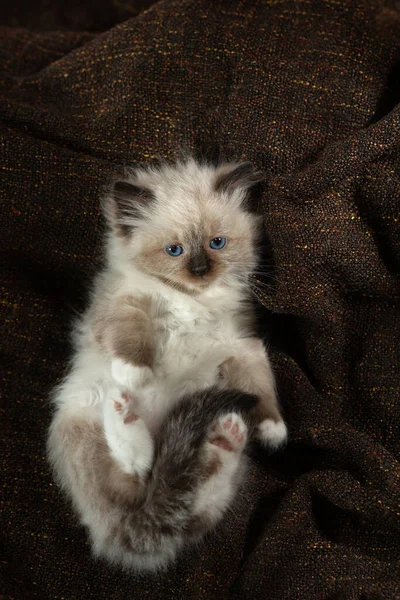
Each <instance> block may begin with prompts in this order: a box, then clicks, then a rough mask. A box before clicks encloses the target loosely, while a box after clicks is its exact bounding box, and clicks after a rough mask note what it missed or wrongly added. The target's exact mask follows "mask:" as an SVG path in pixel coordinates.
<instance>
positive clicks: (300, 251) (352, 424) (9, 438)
mask: <svg viewBox="0 0 400 600" xmlns="http://www.w3.org/2000/svg"><path fill="white" fill-rule="evenodd" d="M28 4H29V7H30V8H29V9H28ZM50 4H51V6H50ZM50 4H49V3H46V2H43V1H42V2H40V3H38V4H37V6H41V7H42V10H43V15H42V17H43V20H41V13H39V12H38V11H37V10H36V12H34V11H33V9H32V6H33V5H32V3H28V2H27V1H26V2H24V0H16V2H8V3H5V4H4V5H3V4H2V8H1V14H3V15H5V14H6V13H8V14H9V15H10V19H9V20H8V21H7V20H6V18H5V17H4V19H3V23H7V24H8V27H4V28H3V29H2V32H1V37H0V77H1V102H0V113H1V117H2V125H1V134H0V136H1V139H0V170H1V178H0V200H1V201H0V234H1V236H0V239H1V252H2V258H3V261H2V269H1V283H0V310H1V318H0V324H1V337H0V344H1V359H2V360H1V377H0V380H1V441H2V447H1V452H0V464H1V473H2V475H1V502H2V512H1V533H0V535H1V552H2V556H1V575H0V577H1V581H0V597H1V599H2V600H11V599H16V600H20V599H26V600H28V599H29V600H33V599H40V600H45V599H46V600H56V599H57V600H62V599H64V600H92V599H93V600H103V599H104V600H117V599H118V600H122V599H128V598H129V599H131V598H135V599H138V600H142V599H146V598H154V599H163V600H165V599H167V600H168V599H170V598H171V599H174V598H176V599H179V600H181V599H183V600H188V599H210V600H212V599H219V600H222V599H225V598H234V599H238V600H242V599H244V600H247V599H248V600H253V599H258V598H260V599H264V600H376V599H386V600H396V599H398V598H400V564H399V559H400V507H399V499H400V469H399V446H400V430H399V423H400V408H399V397H400V390H399V387H400V359H399V340H400V323H399V306H400V303H399V296H400V290H399V270H400V269H399V265H400V249H399V245H400V107H399V105H398V102H400V87H399V81H400V63H399V59H400V56H399V52H398V49H399V42H400V6H399V3H398V2H395V1H391V0H298V1H294V0H292V1H289V0H263V1H262V0H253V1H247V0H240V1H239V0H229V1H228V0H227V1H225V2H223V1H211V0H209V1H205V0H196V1H193V0H163V1H161V2H158V3H155V4H153V5H152V6H150V4H151V3H147V5H148V6H149V8H148V9H146V10H145V9H144V8H145V3H144V2H141V3H137V4H135V2H131V3H130V4H129V3H127V4H126V5H125V4H124V3H115V4H111V3H107V0H103V1H102V0H100V2H97V3H89V2H88V0H86V2H85V0H81V1H80V2H79V3H78V2H75V1H74V2H73V3H72V4H69V3H68V2H61V0H57V1H56V2H53V3H50ZM6 5H8V8H5V6H6ZM24 8H26V10H24ZM68 11H69V12H68ZM74 11H75V12H74ZM96 11H97V14H98V15H99V21H97V22H96ZM121 11H122V12H121ZM122 13H123V14H122ZM121 15H122V16H121ZM130 16H132V18H129V17H130ZM120 18H121V19H124V20H123V21H122V22H120V23H119V24H116V20H118V19H120ZM30 23H31V26H32V29H29V27H30ZM42 23H43V28H42V29H41V24H42ZM80 23H81V26H80ZM105 24H106V26H107V28H109V29H107V30H105V31H104V32H102V33H101V32H100V33H99V30H101V29H105ZM113 25H115V26H113ZM210 144H214V145H217V146H218V147H219V148H220V150H221V152H222V153H223V154H224V156H225V157H227V158H241V157H243V158H246V159H250V160H252V161H253V162H254V163H255V164H256V165H257V167H259V168H260V169H263V170H264V171H265V173H266V184H265V189H264V191H263V197H262V210H263V214H264V225H265V230H266V233H267V234H268V238H269V240H270V242H271V248H272V251H273V256H274V263H275V270H274V273H273V276H272V277H267V278H264V279H263V278H262V277H261V281H262V283H260V288H259V289H260V292H259V297H260V299H261V301H262V303H263V305H264V307H265V310H264V312H263V320H262V329H263V333H265V334H267V333H268V336H269V344H270V352H271V357H272V360H273V363H274V367H275V371H276V375H277V383H278V389H279V395H280V398H281V401H282V406H283V410H284V413H285V416H286V419H287V422H288V426H289V430H290V442H289V445H288V446H287V448H286V450H285V451H284V452H282V453H280V454H275V455H271V454H269V453H268V452H267V451H264V450H262V449H261V448H259V447H257V446H255V447H254V449H253V463H252V467H251V470H250V475H249V479H248V482H247V484H246V486H245V488H244V489H243V492H242V495H241V499H240V502H239V504H238V505H237V506H236V507H235V509H234V510H233V511H232V512H231V514H229V516H228V517H227V518H226V519H225V521H224V522H223V524H221V526H220V527H219V528H218V529H217V531H216V532H215V533H214V534H213V535H210V536H209V538H208V539H207V540H206V541H205V543H204V545H203V546H202V547H200V548H199V549H195V550H194V551H191V552H186V553H185V554H184V555H183V556H182V557H181V559H180V560H179V561H178V563H177V565H176V566H175V567H173V568H171V569H170V570H169V571H168V572H167V573H165V574H163V575H159V576H157V577H154V576H153V577H150V576H145V577H141V578H139V577H137V576H135V575H132V574H129V573H121V572H119V571H117V570H114V569H112V568H110V567H108V566H107V565H106V564H104V563H101V562H95V561H94V560H93V559H92V558H91V556H90V550H89V545H88V542H87V539H86V534H85V532H84V531H83V529H82V528H80V527H79V526H78V525H77V522H76V520H75V518H74V515H73V513H72V509H71V507H70V505H69V504H68V503H66V502H65V500H64V498H63V497H62V495H61V493H60V491H59V490H58V488H57V487H56V486H55V484H54V483H53V481H52V477H51V475H50V473H49V470H48V466H47V463H46V458H45V437H46V429H47V427H48V425H49V422H50V418H51V409H50V404H49V399H48V397H49V393H50V390H51V388H52V386H53V385H54V384H55V383H56V382H57V381H59V380H60V378H61V377H62V375H63V373H65V369H66V365H67V359H68V356H69V354H70V345H69V341H68V340H69V338H68V336H69V325H70V323H71V321H72V319H73V318H74V315H75V313H76V311H80V310H81V309H82V307H83V306H84V305H85V299H86V290H87V286H88V282H89V281H90V277H91V275H92V274H93V272H94V270H95V268H96V265H97V264H98V261H99V259H100V258H101V232H102V222H101V216H100V213H99V202H98V198H99V194H100V193H101V191H102V189H103V186H104V185H105V184H106V183H107V181H108V180H109V177H110V174H111V172H112V171H113V169H114V168H115V166H116V165H121V164H122V165H126V164H137V163H140V162H146V161H151V160H154V159H155V158H160V157H161V158H163V157H164V158H171V157H173V156H176V155H178V154H179V152H180V150H181V149H184V150H185V151H192V152H194V153H202V152H203V151H204V149H205V148H207V147H209V145H210Z"/></svg>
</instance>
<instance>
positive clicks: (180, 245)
mask: <svg viewBox="0 0 400 600" xmlns="http://www.w3.org/2000/svg"><path fill="white" fill-rule="evenodd" d="M260 180H261V178H260V174H259V173H256V172H255V171H254V168H253V166H252V165H251V163H248V162H245V163H235V164H224V165H221V166H219V167H217V168H215V167H211V166H209V165H200V164H199V163H196V162H195V161H194V160H189V161H186V162H184V163H177V164H176V165H175V166H168V165H164V166H162V167H160V168H148V169H137V170H134V171H130V172H129V173H128V175H127V177H126V179H124V180H119V181H115V182H114V184H113V186H112V189H111V191H110V193H109V194H108V196H107V199H106V204H105V206H106V215H107V218H108V221H109V223H110V224H111V226H112V231H113V234H114V235H115V236H116V237H117V238H118V240H119V242H120V243H119V246H120V247H121V248H122V251H123V252H125V253H126V256H127V257H128V258H129V260H130V261H131V262H132V263H133V264H134V265H135V267H136V268H139V269H141V270H142V271H144V272H145V273H147V274H149V275H151V276H153V277H156V278H158V279H160V280H162V281H163V282H165V283H167V284H169V285H171V286H172V287H176V288H177V289H180V290H182V291H185V292H187V293H191V294H196V293H199V292H201V291H204V290H205V289H206V288H207V287H209V286H211V285H212V284H214V283H215V282H219V283H221V284H229V283H230V282H233V281H235V280H236V281H243V282H244V281H246V280H247V277H248V276H249V275H250V273H251V272H252V270H253V269H254V267H255V265H256V262H257V255H256V242H257V237H258V233H259V217H257V216H256V214H255V213H254V210H253V212H252V211H251V207H250V206H249V191H250V188H252V187H253V186H254V185H255V184H257V183H259V182H260Z"/></svg>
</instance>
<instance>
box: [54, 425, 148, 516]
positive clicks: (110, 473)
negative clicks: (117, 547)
mask: <svg viewBox="0 0 400 600" xmlns="http://www.w3.org/2000/svg"><path fill="white" fill-rule="evenodd" d="M57 437H58V438H59V439H60V441H61V440H62V444H63V453H64V456H65V458H66V460H67V461H68V469H69V470H70V472H71V473H73V482H72V481H71V484H72V485H73V486H77V487H79V489H80V492H81V493H82V492H83V494H84V496H85V502H88V503H90V504H92V506H93V508H94V509H97V510H101V511H103V512H104V511H105V513H106V512H107V511H108V509H109V505H110V503H111V504H117V505H120V506H121V507H122V506H127V507H134V506H137V504H138V503H140V501H141V500H142V499H143V497H144V493H145V485H146V484H145V481H142V480H140V479H139V477H137V476H132V475H128V474H126V473H124V472H123V471H122V470H121V468H120V467H119V465H118V464H117V462H116V461H115V460H114V459H113V457H112V456H111V455H110V451H109V448H108V445H107V442H106V439H105V436H104V431H103V427H102V425H101V424H100V423H98V422H92V421H88V420H86V419H85V418H84V417H82V418H81V419H79V418H77V417H73V418H71V419H68V418H66V417H64V419H63V420H62V421H60V422H59V424H58V426H57Z"/></svg>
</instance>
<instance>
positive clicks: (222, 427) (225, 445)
mask: <svg viewBox="0 0 400 600" xmlns="http://www.w3.org/2000/svg"><path fill="white" fill-rule="evenodd" d="M246 441H247V426H246V423H245V422H244V421H243V419H242V417H241V416H240V415H238V414H237V413H229V414H227V415H224V416H223V417H220V418H219V419H218V421H217V422H216V423H215V424H214V425H213V426H212V427H211V431H210V434H209V442H210V443H211V444H213V445H214V446H217V447H219V448H222V449H223V450H227V451H228V452H232V451H233V450H235V451H238V450H241V449H242V448H243V447H244V446H245V444H246Z"/></svg>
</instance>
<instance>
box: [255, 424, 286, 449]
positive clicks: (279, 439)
mask: <svg viewBox="0 0 400 600" xmlns="http://www.w3.org/2000/svg"><path fill="white" fill-rule="evenodd" d="M287 437H288V433H287V427H286V425H285V423H284V422H283V421H274V420H273V419H264V420H263V421H261V423H260V424H259V426H258V438H259V440H260V441H261V442H262V443H263V444H265V445H266V446H269V447H270V448H272V449H274V450H276V449H278V448H281V447H282V446H284V445H285V444H286V442H287Z"/></svg>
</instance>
